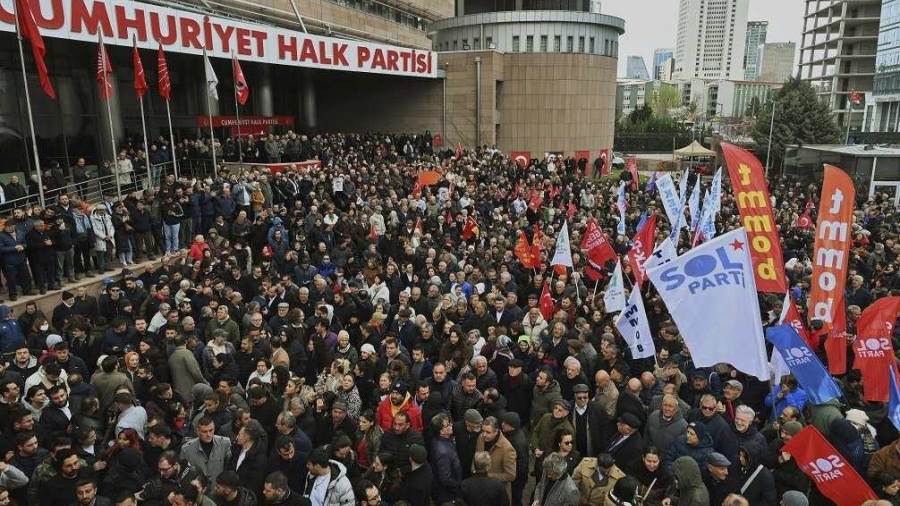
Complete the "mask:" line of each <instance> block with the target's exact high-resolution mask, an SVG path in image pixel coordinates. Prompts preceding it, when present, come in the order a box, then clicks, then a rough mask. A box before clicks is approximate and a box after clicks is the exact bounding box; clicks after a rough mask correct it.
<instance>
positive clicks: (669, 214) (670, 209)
mask: <svg viewBox="0 0 900 506" xmlns="http://www.w3.org/2000/svg"><path fill="white" fill-rule="evenodd" d="M656 189H657V190H658V191H659V198H660V200H662V205H663V209H665V210H666V218H668V219H669V225H670V226H672V227H675V222H676V221H677V220H678V213H679V209H681V206H682V205H683V204H680V201H681V198H680V197H679V196H678V191H677V190H676V189H675V182H674V181H672V175H671V174H666V175H664V176H663V177H661V178H659V179H657V180H656Z"/></svg>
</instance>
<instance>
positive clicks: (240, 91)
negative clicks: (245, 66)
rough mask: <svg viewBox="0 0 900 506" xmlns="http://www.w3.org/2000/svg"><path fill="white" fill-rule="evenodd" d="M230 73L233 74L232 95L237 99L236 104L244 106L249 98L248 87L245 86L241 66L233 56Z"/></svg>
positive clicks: (245, 82)
mask: <svg viewBox="0 0 900 506" xmlns="http://www.w3.org/2000/svg"><path fill="white" fill-rule="evenodd" d="M231 71H232V73H233V74H234V95H235V96H236V97H237V101H238V103H239V104H241V105H244V104H246V103H247V99H248V98H250V87H249V86H247V80H246V79H245V78H244V71H243V70H241V64H240V62H238V59H237V56H235V55H234V54H232V55H231Z"/></svg>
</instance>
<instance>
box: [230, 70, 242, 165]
mask: <svg viewBox="0 0 900 506" xmlns="http://www.w3.org/2000/svg"><path fill="white" fill-rule="evenodd" d="M231 79H232V80H234V79H235V75H234V53H231ZM234 117H235V119H236V120H237V145H238V162H240V163H241V164H242V165H243V163H244V150H243V149H242V148H241V110H240V107H239V106H238V91H237V82H235V83H234Z"/></svg>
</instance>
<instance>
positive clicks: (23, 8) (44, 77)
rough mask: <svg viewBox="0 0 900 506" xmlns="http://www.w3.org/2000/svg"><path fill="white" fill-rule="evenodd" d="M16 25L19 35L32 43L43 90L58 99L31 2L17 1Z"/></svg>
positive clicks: (32, 51)
mask: <svg viewBox="0 0 900 506" xmlns="http://www.w3.org/2000/svg"><path fill="white" fill-rule="evenodd" d="M16 23H17V26H18V29H19V34H20V35H21V36H22V38H23V39H26V40H28V42H30V43H31V54H32V55H34V64H35V66H36V67H37V71H38V78H40V81H41V89H43V90H44V93H46V94H47V96H48V97H50V98H56V90H54V89H53V83H51V82H50V73H49V72H47V62H45V61H44V56H45V55H46V54H47V46H45V45H44V38H43V37H41V31H40V30H39V29H38V26H37V22H35V20H34V11H33V10H31V1H30V0H16Z"/></svg>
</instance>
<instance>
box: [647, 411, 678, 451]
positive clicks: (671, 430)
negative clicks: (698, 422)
mask: <svg viewBox="0 0 900 506" xmlns="http://www.w3.org/2000/svg"><path fill="white" fill-rule="evenodd" d="M687 426H688V423H687V420H685V419H684V417H683V416H681V410H680V409H676V410H675V415H674V416H673V417H672V419H671V420H668V421H667V420H665V419H663V415H662V411H660V410H656V411H654V412H653V413H650V416H649V417H647V426H646V427H645V432H644V434H645V436H644V440H645V441H646V442H647V445H649V446H655V447H657V448H660V449H662V450H665V449H666V448H668V447H669V446H670V445H671V444H672V443H673V442H674V441H675V440H676V439H678V437H679V436H681V435H682V434H684V429H686V428H687Z"/></svg>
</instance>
